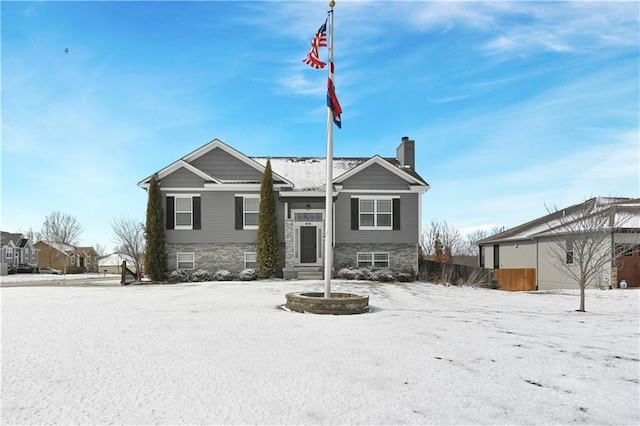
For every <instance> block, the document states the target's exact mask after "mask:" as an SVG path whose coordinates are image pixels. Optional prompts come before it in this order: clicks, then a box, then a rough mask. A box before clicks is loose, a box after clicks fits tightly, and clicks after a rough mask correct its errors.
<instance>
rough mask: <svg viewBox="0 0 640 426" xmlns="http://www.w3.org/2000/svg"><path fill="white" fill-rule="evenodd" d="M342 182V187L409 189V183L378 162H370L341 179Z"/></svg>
mask: <svg viewBox="0 0 640 426" xmlns="http://www.w3.org/2000/svg"><path fill="white" fill-rule="evenodd" d="M342 184H343V185H344V189H363V190H371V189H393V190H403V189H404V190H406V189H409V184H408V183H407V181H406V180H404V179H402V178H401V177H399V176H397V175H395V174H393V173H391V172H390V171H389V170H387V169H385V168H384V167H382V166H381V165H379V164H372V165H371V166H369V167H367V168H366V169H364V170H362V171H361V172H359V173H357V174H355V175H354V176H351V177H350V178H349V179H347V180H345V181H343V182H342Z"/></svg>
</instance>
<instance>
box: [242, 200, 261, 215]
mask: <svg viewBox="0 0 640 426" xmlns="http://www.w3.org/2000/svg"><path fill="white" fill-rule="evenodd" d="M259 205H260V201H259V200H258V199H257V198H245V199H244V210H245V211H248V212H257V211H258V210H259Z"/></svg>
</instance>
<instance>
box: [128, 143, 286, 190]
mask: <svg viewBox="0 0 640 426" xmlns="http://www.w3.org/2000/svg"><path fill="white" fill-rule="evenodd" d="M214 149H221V150H223V151H225V152H226V153H227V154H229V155H231V156H233V157H235V158H237V159H238V160H240V161H242V162H243V163H245V164H247V165H249V166H250V167H252V168H254V169H255V170H257V171H258V172H260V173H264V169H265V165H263V164H260V163H258V162H256V161H255V160H253V159H251V158H249V157H247V156H246V155H244V154H242V153H241V152H240V151H238V150H236V149H233V148H231V147H230V146H229V145H227V144H225V143H224V142H222V141H221V140H220V139H214V140H212V141H211V142H209V143H207V144H206V145H203V146H201V147H200V148H198V149H196V150H195V151H192V152H190V153H189V154H187V155H185V156H184V157H182V158H181V159H179V160H178V161H174V162H173V163H171V164H169V165H168V166H167V167H165V168H163V169H162V170H160V171H159V172H157V175H158V178H159V179H162V178H163V177H165V176H167V175H170V174H171V173H173V172H175V171H176V170H178V169H180V168H182V167H184V168H186V169H187V170H189V171H191V172H193V173H195V174H196V175H198V176H200V177H202V178H203V179H204V180H205V181H206V182H216V183H223V181H221V180H218V179H216V178H215V177H213V176H209V175H208V174H206V173H204V172H203V171H202V170H200V169H198V168H196V167H194V166H192V165H191V163H192V162H193V161H194V160H196V159H197V158H200V157H202V156H203V155H205V154H206V153H208V152H210V151H213V150H214ZM265 164H266V163H265ZM272 168H273V165H272ZM152 177H153V175H151V176H149V177H147V178H145V179H143V180H141V181H140V182H139V183H138V186H141V187H145V188H146V187H148V186H149V182H150V181H151V178H152ZM273 179H274V181H277V180H279V181H282V182H285V183H287V184H292V183H291V182H289V181H288V180H287V179H285V178H283V177H282V176H280V175H279V174H278V173H277V172H275V171H273ZM224 183H231V182H228V181H227V182H224ZM233 183H242V182H233Z"/></svg>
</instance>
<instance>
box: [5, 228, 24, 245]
mask: <svg viewBox="0 0 640 426" xmlns="http://www.w3.org/2000/svg"><path fill="white" fill-rule="evenodd" d="M23 238H24V237H23V235H22V234H13V233H11V232H4V231H0V242H1V245H2V247H4V246H8V245H13V246H14V247H18V246H19V244H20V240H21V239H23Z"/></svg>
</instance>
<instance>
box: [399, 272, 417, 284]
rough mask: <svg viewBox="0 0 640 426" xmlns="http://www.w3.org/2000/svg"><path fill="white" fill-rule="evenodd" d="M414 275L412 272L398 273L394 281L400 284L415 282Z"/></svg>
mask: <svg viewBox="0 0 640 426" xmlns="http://www.w3.org/2000/svg"><path fill="white" fill-rule="evenodd" d="M415 277H416V274H415V273H414V272H407V271H404V272H398V274H396V279H397V280H398V281H400V282H401V283H412V282H413V281H415Z"/></svg>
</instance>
